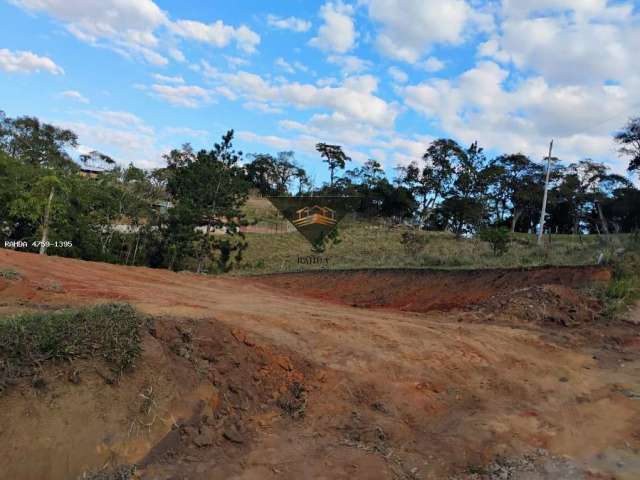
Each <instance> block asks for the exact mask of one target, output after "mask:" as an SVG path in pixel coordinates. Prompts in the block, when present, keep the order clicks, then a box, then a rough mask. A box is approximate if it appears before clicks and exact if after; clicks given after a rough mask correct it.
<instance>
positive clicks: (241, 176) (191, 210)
mask: <svg viewBox="0 0 640 480" xmlns="http://www.w3.org/2000/svg"><path fill="white" fill-rule="evenodd" d="M232 140H233V130H230V131H229V132H227V133H226V134H225V135H224V136H223V137H222V141H221V142H220V143H216V144H215V146H214V148H213V149H212V150H209V151H206V150H201V151H199V152H198V153H197V154H195V155H194V154H193V152H192V151H191V150H190V149H189V148H187V149H186V151H183V152H175V151H174V152H172V153H171V154H169V156H168V157H167V161H168V170H169V179H168V182H167V189H168V191H169V193H170V194H171V198H172V200H173V202H174V203H175V207H174V208H172V209H171V210H170V217H171V219H170V237H171V239H172V242H171V245H170V247H171V248H173V257H174V258H173V259H171V260H170V262H169V265H170V266H171V267H175V258H176V257H178V256H180V257H183V255H181V253H180V252H179V251H178V250H179V249H184V251H185V252H188V253H190V252H191V247H190V246H189V245H188V244H189V243H194V244H196V245H197V247H196V248H195V256H196V262H197V263H196V271H197V272H201V271H202V270H203V268H204V266H205V265H204V263H205V260H211V258H212V257H213V256H216V255H217V269H218V270H222V271H227V270H228V269H230V268H231V266H232V260H234V259H235V260H236V261H239V260H240V259H241V255H242V251H243V250H244V248H246V242H245V241H244V235H243V234H242V233H241V232H240V225H241V224H242V223H243V217H244V215H243V213H242V212H241V210H240V207H241V206H242V204H244V202H245V201H246V198H247V195H248V190H249V183H248V182H247V180H246V177H245V173H244V169H243V168H242V167H241V165H240V158H241V156H242V153H241V152H236V151H235V150H234V149H233V144H232ZM219 232H223V233H224V234H223V235H213V234H214V233H219ZM230 237H233V238H234V240H235V241H234V242H231V241H230V239H229V238H230ZM238 239H239V240H238ZM182 253H183V254H184V252H182ZM234 253H235V256H233V254H234Z"/></svg>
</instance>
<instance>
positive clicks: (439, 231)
mask: <svg viewBox="0 0 640 480" xmlns="http://www.w3.org/2000/svg"><path fill="white" fill-rule="evenodd" d="M638 125H640V119H633V120H631V121H630V122H629V123H628V124H627V125H626V126H625V128H624V129H623V130H622V131H621V132H619V133H618V134H616V136H615V140H616V141H617V142H619V144H620V152H621V154H623V155H626V156H628V157H629V158H630V164H629V170H630V171H636V170H638V158H640V128H639V127H638ZM232 140H233V131H229V132H228V133H227V134H226V135H224V136H223V138H222V140H221V141H220V143H216V144H214V145H213V147H212V148H211V149H208V150H207V149H203V150H200V151H198V152H196V151H194V150H193V149H192V148H191V146H189V145H188V144H187V145H184V146H183V147H181V148H179V149H175V150H172V151H171V152H170V153H169V154H168V155H166V156H165V157H164V160H165V162H166V166H164V167H162V168H158V169H155V170H148V171H147V170H142V169H139V168H137V167H135V166H134V165H129V166H120V165H118V164H117V161H116V160H114V159H112V158H111V157H109V156H108V155H106V154H103V153H101V152H97V151H93V152H90V153H87V154H83V155H81V156H80V157H79V159H78V161H74V160H73V159H72V158H71V157H70V154H69V152H71V151H72V149H74V148H75V147H77V145H78V140H77V137H76V135H75V133H73V132H72V131H70V130H66V129H61V128H57V127H55V126H52V125H48V124H45V123H42V122H40V121H39V120H38V119H36V118H33V117H19V118H15V119H13V118H8V117H6V116H5V115H4V114H2V113H1V112H0V246H5V245H6V246H8V247H10V248H20V249H22V250H26V251H35V252H40V253H43V254H44V253H54V254H56V255H64V256H70V257H76V258H82V259H86V260H98V261H107V262H113V263H121V264H127V265H147V266H151V267H161V268H170V269H173V270H193V271H197V272H203V273H216V272H227V271H229V270H231V269H232V268H234V267H240V268H242V269H243V270H251V269H252V268H254V267H255V265H259V264H261V262H262V264H264V265H266V264H271V262H272V259H273V258H276V257H277V258H280V256H289V257H291V256H293V257H294V258H293V260H291V261H295V256H296V255H306V254H309V253H310V249H309V246H308V245H306V244H305V243H304V241H303V239H302V238H301V237H299V236H298V235H292V236H289V235H286V236H280V237H283V238H277V239H276V238H268V237H264V235H266V234H264V235H263V234H259V233H249V234H245V233H244V231H243V226H245V225H247V224H249V223H255V222H265V221H266V222H275V223H277V222H278V221H279V216H278V214H277V212H274V211H273V210H272V209H271V210H270V209H269V208H266V207H264V205H261V204H260V202H259V200H257V199H256V198H255V197H254V198H253V199H252V200H250V201H249V202H247V199H248V197H249V191H250V190H251V189H253V190H254V191H256V192H259V193H260V194H261V195H264V196H267V195H300V196H305V195H351V196H357V197H359V198H360V205H359V207H358V208H357V211H356V212H355V218H356V219H357V221H353V222H352V223H351V224H350V225H345V227H344V228H343V227H342V226H341V233H340V236H341V238H340V239H339V240H340V242H338V241H336V242H333V243H335V245H334V246H333V247H331V249H330V250H331V252H332V256H335V255H337V257H336V258H342V260H339V261H338V260H337V263H339V264H341V265H344V266H348V265H352V266H366V265H369V266H375V265H385V266H390V265H394V264H395V265H404V264H405V263H406V262H407V260H402V259H401V258H399V257H397V255H396V251H402V250H404V251H405V257H406V258H410V259H411V260H410V262H411V263H413V264H417V265H424V266H433V265H444V266H462V265H472V264H477V265H485V264H495V263H500V264H518V265H527V264H542V263H554V262H557V263H588V262H593V261H595V259H596V258H598V256H599V253H602V252H604V251H605V250H607V249H609V250H610V249H612V248H615V247H616V245H617V244H619V241H617V240H616V241H612V238H613V237H614V236H615V237H616V238H621V237H620V235H622V234H630V233H633V232H636V231H638V229H640V191H639V190H638V189H637V188H635V187H634V185H633V184H632V183H631V182H630V181H629V180H628V179H627V178H625V177H623V176H620V175H616V174H613V173H612V172H611V171H610V170H609V168H608V167H607V166H606V165H604V164H601V163H597V162H594V161H592V160H589V159H585V160H582V161H579V162H575V163H572V164H569V165H565V164H563V163H562V162H561V159H557V158H552V159H551V161H550V163H551V171H550V190H549V200H548V205H547V218H546V220H545V225H544V227H545V232H546V233H548V234H553V236H554V239H553V240H552V241H551V244H552V245H553V248H549V246H547V247H545V248H542V249H540V248H538V249H536V248H535V247H534V246H533V245H532V244H531V240H530V239H531V234H535V232H536V231H537V230H538V229H539V227H540V226H539V222H540V210H541V204H542V196H543V185H544V177H545V174H546V170H545V168H546V167H545V165H546V162H538V161H536V160H534V159H530V158H528V157H527V156H525V155H523V154H522V153H513V154H504V155H499V156H497V157H495V158H489V157H488V156H487V155H486V152H485V151H484V149H483V148H482V147H481V146H480V144H479V143H478V142H474V143H473V144H471V145H470V146H468V147H465V146H462V145H460V144H458V143H457V142H456V141H454V140H452V139H437V140H435V141H433V142H432V143H431V144H429V145H425V153H424V155H423V158H422V161H421V162H414V163H411V164H409V165H404V166H399V167H397V168H396V170H395V173H396V175H395V178H392V176H391V175H390V173H391V172H386V173H385V171H384V170H383V168H382V165H381V164H380V163H379V162H378V161H376V160H375V159H370V160H368V161H366V162H364V163H363V164H360V165H358V166H353V162H352V161H351V159H350V158H349V157H348V156H347V154H346V153H345V152H344V151H343V149H342V147H341V146H339V145H330V144H326V143H318V145H317V151H318V153H319V155H320V157H321V158H322V161H323V162H324V163H326V164H327V167H328V171H329V173H330V181H329V182H327V183H325V184H323V185H315V181H314V179H312V178H311V177H310V176H309V174H308V173H307V172H306V171H305V170H304V168H302V166H301V165H300V164H299V163H298V162H297V161H296V159H295V155H294V153H293V152H280V153H279V154H277V155H275V156H274V155H270V154H264V153H258V154H252V155H247V156H243V155H242V153H241V152H237V151H235V150H234V148H233V144H232ZM539 160H542V159H539ZM348 166H353V168H350V169H348V168H347V167H348ZM82 170H85V172H83V171H82ZM87 173H88V174H87ZM382 224H384V225H411V226H412V227H413V228H416V229H417V230H418V231H419V232H418V234H417V235H413V234H411V235H409V236H407V235H405V240H404V243H403V241H402V240H401V233H399V231H397V232H396V231H389V230H388V228H387V227H381V226H380V225H382ZM385 229H386V230H385ZM285 231H286V229H285ZM565 234H570V235H571V238H570V239H567V241H566V242H565V239H564V237H562V236H561V235H565ZM587 234H594V235H587ZM261 235H262V236H261ZM372 235H373V236H372ZM422 236H427V237H429V241H428V245H427V243H424V244H423V241H422ZM284 237H286V238H284ZM289 237H291V238H289ZM396 237H398V238H396ZM431 237H433V239H434V240H433V241H432V239H431ZM583 237H588V238H583ZM547 238H550V237H547ZM442 239H446V243H451V245H448V246H446V247H445V246H444V245H443V246H442V247H439V246H438V244H439V243H438V242H439V241H444V240H442ZM482 239H484V240H485V241H484V242H483V241H482ZM454 241H455V242H457V243H455V244H454V243H452V242H454ZM5 242H6V243H5ZM252 242H253V243H255V245H252ZM486 242H488V243H490V244H491V245H492V246H493V247H492V248H493V255H492V256H493V257H495V258H494V259H492V260H489V259H485V258H484V257H483V256H482V254H483V252H484V249H485V248H486V247H487V243H486ZM616 242H617V243H616ZM289 243H291V244H290V245H289ZM547 243H548V242H547ZM565 244H566V245H571V247H569V246H567V247H566V249H567V252H566V253H567V254H566V255H564V254H561V253H558V252H559V251H562V249H563V248H564V247H562V246H563V245H565ZM303 245H304V248H303ZM362 245H373V246H370V247H363V246H362ZM403 245H404V246H403ZM518 245H520V246H522V247H523V248H518ZM596 246H597V247H596ZM409 251H410V254H409V255H406V253H407V252H409ZM587 252H588V253H587ZM367 255H373V256H374V258H373V260H369V259H367ZM516 256H517V258H518V261H515V257H516ZM556 257H557V258H556ZM470 258H474V259H475V260H474V262H471V261H470V260H469V259H470ZM282 262H285V263H286V261H285V259H282V260H281V263H282ZM393 262H395V263H393ZM256 268H257V270H261V269H262V267H256ZM274 268H275V267H274Z"/></svg>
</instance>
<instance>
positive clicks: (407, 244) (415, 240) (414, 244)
mask: <svg viewBox="0 0 640 480" xmlns="http://www.w3.org/2000/svg"><path fill="white" fill-rule="evenodd" d="M400 243H401V244H402V246H403V247H404V251H405V252H406V253H407V255H411V256H412V257H417V256H418V255H419V254H420V253H421V252H422V251H423V250H424V248H425V247H426V246H427V244H428V243H429V238H428V237H427V236H426V235H424V234H422V233H420V232H419V231H418V230H409V231H406V232H404V233H403V234H402V237H401V238H400Z"/></svg>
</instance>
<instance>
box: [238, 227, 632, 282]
mask: <svg viewBox="0 0 640 480" xmlns="http://www.w3.org/2000/svg"><path fill="white" fill-rule="evenodd" d="M339 229H340V240H341V242H340V243H339V244H337V245H334V246H332V247H330V248H328V249H327V251H326V252H325V253H324V254H322V256H323V257H326V258H328V260H329V263H328V265H326V264H315V265H314V264H311V265H302V264H299V263H298V257H305V256H308V255H312V252H311V247H310V245H309V244H308V243H307V242H306V241H305V239H304V238H303V237H302V236H301V235H300V234H298V233H297V232H293V233H282V234H257V233H250V234H247V240H248V242H249V248H248V249H247V251H246V252H245V254H244V260H243V262H242V264H241V265H240V267H238V268H237V269H236V270H235V271H236V272H238V273H270V272H285V271H296V270H300V269H305V270H308V269H313V268H331V269H342V268H392V267H395V268H416V267H417V268H447V269H449V268H500V267H529V266H541V265H586V264H594V263H596V262H597V260H598V257H599V256H600V254H601V253H602V255H603V258H604V260H605V261H607V260H609V259H612V258H613V257H614V256H615V254H614V252H615V251H616V250H617V249H619V248H620V247H625V246H627V245H628V244H629V243H630V242H631V236H630V235H618V236H615V237H614V238H613V239H612V241H611V242H610V243H608V244H607V243H605V242H604V241H603V239H602V238H601V237H599V236H597V235H588V236H587V235H583V236H580V237H578V236H573V235H553V236H551V238H549V237H545V242H544V246H543V247H538V246H537V245H536V239H535V236H534V235H528V234H515V235H512V236H511V240H510V242H509V247H508V251H507V252H506V253H505V254H504V255H501V256H495V255H494V253H493V251H492V249H491V247H490V245H489V244H488V243H487V242H483V241H481V240H479V239H477V238H459V239H457V238H455V236H454V235H453V234H450V233H447V232H423V231H420V232H418V234H419V235H421V236H423V237H424V242H425V244H426V245H425V247H424V248H423V249H422V250H421V251H420V252H419V253H418V254H417V255H414V254H411V253H410V252H407V250H406V248H405V247H404V245H403V243H402V234H403V233H405V232H406V231H407V229H408V227H398V228H390V227H389V226H386V225H384V224H382V223H375V222H363V221H357V220H354V219H345V220H343V221H342V222H341V223H340V226H339Z"/></svg>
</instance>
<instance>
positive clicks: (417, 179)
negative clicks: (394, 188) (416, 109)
mask: <svg viewBox="0 0 640 480" xmlns="http://www.w3.org/2000/svg"><path fill="white" fill-rule="evenodd" d="M462 155H463V149H462V148H461V147H460V145H458V143H457V142H455V141H454V140H451V139H444V138H441V139H438V140H435V141H434V142H432V143H431V144H430V145H429V147H428V148H427V150H426V152H425V153H424V155H423V156H422V159H423V160H424V162H425V166H424V167H423V168H420V167H419V166H418V164H417V163H415V162H412V163H411V164H409V165H408V166H406V167H400V168H399V172H400V177H399V179H398V181H399V183H400V184H401V185H405V186H406V187H407V188H408V189H409V190H410V191H411V193H412V194H413V196H414V197H416V198H418V199H419V201H420V213H421V216H422V219H423V221H424V222H426V221H427V220H428V219H429V217H430V215H431V213H432V212H433V209H434V208H435V206H436V204H437V203H438V202H439V201H441V200H443V199H444V195H445V194H446V192H447V191H448V190H449V189H450V188H451V186H452V183H453V180H454V178H455V177H454V173H455V172H454V164H455V163H456V162H457V161H458V159H459V158H460V157H461V156H462Z"/></svg>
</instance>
